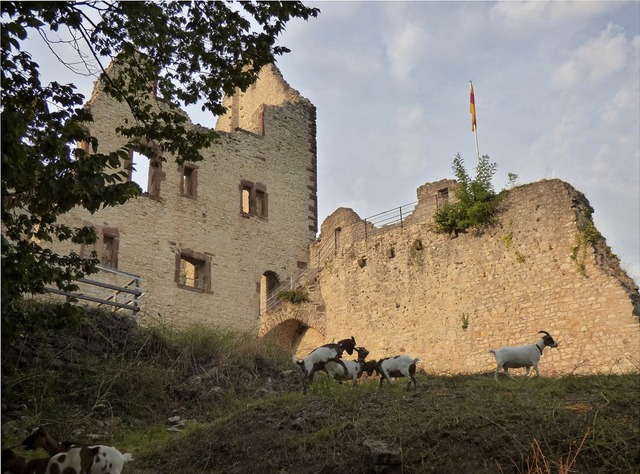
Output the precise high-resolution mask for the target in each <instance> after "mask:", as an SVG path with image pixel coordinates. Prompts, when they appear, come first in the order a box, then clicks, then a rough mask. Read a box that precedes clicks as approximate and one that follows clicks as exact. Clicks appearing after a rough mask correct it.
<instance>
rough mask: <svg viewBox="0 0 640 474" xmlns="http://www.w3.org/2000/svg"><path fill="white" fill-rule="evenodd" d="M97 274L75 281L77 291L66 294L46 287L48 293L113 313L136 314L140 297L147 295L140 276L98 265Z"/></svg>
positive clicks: (144, 282) (140, 302)
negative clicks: (108, 308) (110, 309)
mask: <svg viewBox="0 0 640 474" xmlns="http://www.w3.org/2000/svg"><path fill="white" fill-rule="evenodd" d="M97 268H98V272H97V273H94V274H93V275H91V278H81V279H79V280H77V282H76V283H77V285H78V290H76V291H73V292H66V291H62V290H59V289H57V288H51V287H47V288H46V290H47V291H48V292H49V293H53V294H57V295H62V296H66V297H67V298H69V299H71V298H72V299H79V300H84V301H90V302H92V303H96V304H97V305H98V306H110V307H112V308H113V311H114V312H116V311H119V310H121V309H124V310H129V311H132V312H133V313H137V312H138V311H140V309H141V307H142V304H143V302H142V300H141V298H142V296H144V295H145V294H146V293H147V287H146V280H144V279H143V278H142V277H141V276H140V275H135V274H133V273H128V272H123V271H121V270H115V269H113V268H109V267H103V266H102V265H98V266H97Z"/></svg>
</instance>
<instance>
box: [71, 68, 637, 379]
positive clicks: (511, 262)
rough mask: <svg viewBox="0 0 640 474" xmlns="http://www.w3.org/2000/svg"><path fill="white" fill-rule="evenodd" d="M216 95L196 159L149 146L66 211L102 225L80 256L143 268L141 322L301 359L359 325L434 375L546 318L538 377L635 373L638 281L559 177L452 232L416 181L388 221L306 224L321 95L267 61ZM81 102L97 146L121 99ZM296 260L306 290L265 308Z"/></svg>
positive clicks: (468, 364)
mask: <svg viewBox="0 0 640 474" xmlns="http://www.w3.org/2000/svg"><path fill="white" fill-rule="evenodd" d="M225 105H227V107H228V112H227V114H226V115H225V116H222V117H220V118H219V119H218V123H217V126H216V130H217V131H218V132H219V134H220V140H219V141H218V142H217V143H215V144H214V145H213V146H211V147H210V148H208V149H206V150H204V151H203V155H204V157H205V159H204V161H202V162H198V163H186V164H185V165H184V166H181V167H178V166H177V165H176V164H175V162H174V160H173V158H172V157H171V156H167V157H165V158H166V160H164V161H162V162H159V161H158V160H156V161H158V163H156V164H157V165H158V166H152V167H150V172H149V186H148V191H147V192H146V193H145V194H143V195H142V196H140V197H138V198H137V199H134V200H131V201H129V202H127V203H126V204H125V205H123V206H120V207H117V208H106V209H103V210H100V211H99V212H96V213H95V214H93V215H91V214H89V213H88V212H86V211H84V210H82V209H77V210H75V211H73V212H72V213H69V214H68V215H67V216H65V220H67V221H68V222H75V223H84V224H90V225H93V226H94V227H96V229H97V230H98V234H99V241H98V242H97V244H96V247H95V249H81V252H84V253H85V254H86V253H87V252H88V251H89V250H96V252H97V253H98V256H99V257H100V258H101V261H102V262H103V264H104V265H107V266H113V267H118V268H121V269H123V270H126V271H128V272H132V273H136V274H140V275H142V276H144V277H145V278H146V279H147V282H148V294H147V295H146V296H145V301H144V307H143V311H142V313H143V320H144V318H145V317H148V318H152V319H153V318H155V317H156V316H157V315H160V316H161V318H162V320H163V321H164V322H169V323H171V324H175V325H187V324H193V323H198V324H206V325H222V326H228V327H233V328H237V329H241V330H246V331H249V332H253V333H256V334H258V335H259V336H264V337H273V338H275V339H277V340H279V341H280V342H281V343H283V344H285V345H286V346H288V347H291V348H292V351H295V352H297V353H298V355H299V356H302V355H304V354H306V353H307V352H308V351H310V350H311V349H312V348H314V347H316V346H317V345H319V344H323V343H326V342H329V341H335V340H338V339H341V338H344V337H349V336H351V335H353V336H355V337H356V340H357V342H358V343H359V344H361V345H364V346H366V347H367V348H368V349H369V350H370V352H371V357H374V358H378V357H385V356H389V355H396V354H401V353H407V354H411V355H414V356H417V357H420V359H421V368H422V369H424V370H425V371H427V372H428V373H434V374H458V373H475V372H483V371H487V370H492V369H493V368H494V361H493V357H492V356H491V355H490V354H489V353H488V352H487V351H488V349H490V348H497V347H500V346H503V345H516V344H524V343H530V342H533V341H534V340H535V339H536V338H537V333H538V331H539V330H546V331H549V332H550V333H552V334H553V335H554V337H555V338H556V340H558V341H559V343H560V347H559V349H557V350H556V349H553V350H546V351H545V353H544V356H543V362H542V364H541V370H542V371H543V373H545V374H548V375H561V374H569V373H576V374H584V373H603V372H606V373H609V372H611V373H624V372H631V371H636V372H637V371H639V370H640V324H639V321H638V318H639V317H640V309H639V305H640V296H639V295H638V288H637V286H636V285H635V283H634V282H633V280H631V279H630V278H629V277H628V276H627V275H626V274H625V273H624V271H623V270H621V268H620V263H619V261H618V259H617V257H616V256H615V255H613V254H612V253H611V251H610V249H609V248H608V247H607V246H606V242H605V240H604V238H603V237H602V236H599V235H598V238H597V239H596V240H593V239H585V238H584V233H585V229H586V228H587V227H586V226H588V225H592V220H591V215H590V214H591V208H590V206H589V203H588V201H587V200H586V198H585V197H584V196H583V195H582V194H581V193H579V192H578V191H576V190H575V189H574V188H572V187H571V186H570V185H568V184H567V183H564V182H562V181H560V180H544V181H540V182H537V183H532V184H528V185H523V186H518V187H516V188H514V189H512V190H510V191H509V193H508V195H507V196H506V198H505V199H504V200H503V201H502V203H501V208H500V212H499V215H498V217H499V223H498V225H496V226H494V227H490V228H487V229H484V230H482V232H468V233H461V234H460V235H459V236H457V237H456V238H451V237H450V236H447V235H443V234H441V233H438V232H437V231H436V229H435V224H434V221H433V214H434V212H435V211H436V209H437V208H438V207H439V206H440V205H442V203H443V202H446V200H447V199H449V198H450V194H453V193H452V192H451V191H452V190H453V188H454V186H455V182H453V181H451V180H442V181H438V182H435V183H427V184H425V185H424V186H422V187H420V188H419V189H418V190H417V197H418V202H417V205H416V206H415V209H412V210H411V212H409V213H407V214H405V215H404V216H402V217H401V219H400V221H399V222H394V223H393V224H390V225H384V226H377V225H375V224H374V223H371V222H367V221H366V220H363V219H361V218H360V217H359V216H358V215H357V214H356V213H355V212H354V211H353V210H351V209H343V208H341V209H338V210H336V211H335V212H334V213H333V214H332V215H331V216H329V217H328V218H327V219H326V220H325V222H324V223H323V224H322V228H321V233H320V235H319V237H318V238H316V232H317V230H318V222H317V194H316V193H317V175H316V125H315V107H314V106H313V105H312V104H311V102H309V100H307V99H305V98H303V97H302V96H301V95H300V94H299V93H298V92H297V91H295V90H294V89H292V88H291V87H290V86H289V85H288V84H287V83H286V82H285V80H284V79H283V78H282V75H281V74H280V72H279V71H278V70H277V68H275V66H269V67H266V68H264V69H263V71H262V72H261V73H260V77H259V80H258V82H257V83H256V84H255V85H253V86H251V87H250V88H249V89H248V90H247V91H246V92H239V93H237V94H236V95H235V96H233V97H231V98H227V99H226V102H225ZM89 106H90V107H91V110H92V112H93V115H94V123H93V124H92V126H91V133H92V134H93V135H94V136H96V137H97V138H98V140H99V144H100V147H101V148H102V147H104V149H108V150H112V149H116V148H119V147H122V146H123V145H124V144H125V143H126V142H125V139H124V138H122V137H120V136H118V135H116V134H115V133H114V129H115V127H116V126H117V124H119V123H121V122H122V121H123V120H125V119H126V118H127V117H128V114H129V112H128V110H127V109H126V106H125V105H124V104H122V103H118V102H116V101H113V100H111V99H109V98H108V97H107V96H106V95H104V94H100V90H99V85H98V86H97V88H96V93H94V97H93V98H92V100H91V101H90V103H89ZM135 152H136V150H132V155H131V160H132V161H135V160H136V159H145V158H140V156H138V155H135ZM150 159H151V160H152V161H153V157H152V158H150ZM294 274H296V275H299V277H298V279H296V280H295V285H296V286H297V287H298V288H299V289H301V290H303V291H305V292H307V293H308V294H309V296H310V299H311V301H310V302H308V303H303V304H300V305H294V304H291V303H287V302H280V303H278V304H276V305H275V306H267V304H266V301H267V295H268V294H269V293H270V291H271V290H272V289H273V288H275V287H276V285H277V284H278V282H281V281H284V280H285V279H287V278H288V277H290V276H291V275H294Z"/></svg>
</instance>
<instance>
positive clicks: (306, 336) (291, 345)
mask: <svg viewBox="0 0 640 474" xmlns="http://www.w3.org/2000/svg"><path fill="white" fill-rule="evenodd" d="M262 337H263V338H264V339H266V340H269V341H270V342H274V343H275V344H277V345H278V346H280V347H283V348H286V349H289V350H291V352H292V353H293V354H296V356H297V357H298V358H300V359H301V358H303V357H304V356H305V355H307V354H308V353H309V352H311V351H312V350H313V349H315V348H316V347H318V346H321V345H322V344H325V342H326V341H325V340H324V339H325V337H324V335H323V334H322V333H320V332H319V331H318V330H316V329H314V328H312V327H309V326H307V325H306V324H304V323H303V322H301V321H299V320H297V319H287V320H286V321H283V322H281V323H279V324H277V325H276V326H274V327H273V328H272V329H271V330H269V331H268V332H267V333H266V334H264V336H262Z"/></svg>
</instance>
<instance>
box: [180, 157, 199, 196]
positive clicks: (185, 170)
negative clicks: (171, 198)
mask: <svg viewBox="0 0 640 474" xmlns="http://www.w3.org/2000/svg"><path fill="white" fill-rule="evenodd" d="M180 194H182V195H183V196H189V197H196V196H197V195H198V167H197V166H196V165H191V164H188V165H184V166H183V167H182V177H181V180H180Z"/></svg>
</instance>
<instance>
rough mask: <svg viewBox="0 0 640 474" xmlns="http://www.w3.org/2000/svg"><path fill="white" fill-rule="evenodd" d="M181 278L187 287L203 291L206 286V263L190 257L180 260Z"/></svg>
mask: <svg viewBox="0 0 640 474" xmlns="http://www.w3.org/2000/svg"><path fill="white" fill-rule="evenodd" d="M180 277H181V281H180V283H182V284H183V285H185V286H190V287H191V288H197V289H199V290H202V289H203V284H204V279H203V277H204V262H203V261H201V260H197V259H195V258H190V257H184V256H183V257H181V258H180Z"/></svg>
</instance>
